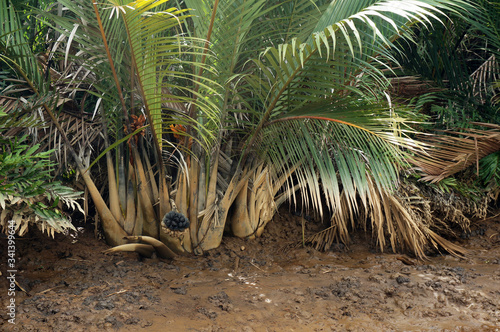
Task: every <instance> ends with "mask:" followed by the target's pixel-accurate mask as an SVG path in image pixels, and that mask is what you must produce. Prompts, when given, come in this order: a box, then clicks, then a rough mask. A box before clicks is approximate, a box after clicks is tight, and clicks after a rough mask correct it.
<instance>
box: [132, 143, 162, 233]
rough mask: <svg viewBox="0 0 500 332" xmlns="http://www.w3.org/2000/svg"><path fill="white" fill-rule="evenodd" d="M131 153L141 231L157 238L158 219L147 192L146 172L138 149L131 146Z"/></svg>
mask: <svg viewBox="0 0 500 332" xmlns="http://www.w3.org/2000/svg"><path fill="white" fill-rule="evenodd" d="M132 153H133V154H134V163H135V171H136V175H137V193H138V195H137V196H138V197H140V198H141V205H140V207H141V211H142V214H143V218H144V221H143V225H142V231H143V234H144V235H147V236H151V237H154V238H158V237H159V220H157V218H156V213H155V211H154V208H153V204H151V198H150V197H149V194H148V190H147V185H148V183H147V181H146V174H145V173H144V167H143V165H142V160H141V157H140V155H139V151H137V148H135V147H132Z"/></svg>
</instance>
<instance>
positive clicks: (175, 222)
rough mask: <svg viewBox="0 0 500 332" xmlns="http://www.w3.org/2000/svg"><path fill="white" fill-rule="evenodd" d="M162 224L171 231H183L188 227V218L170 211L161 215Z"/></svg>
mask: <svg viewBox="0 0 500 332" xmlns="http://www.w3.org/2000/svg"><path fill="white" fill-rule="evenodd" d="M163 225H165V227H167V228H168V229H170V230H172V231H183V230H185V229H186V228H188V227H189V220H188V218H186V217H185V216H184V215H183V214H182V213H179V212H175V211H170V212H169V213H167V214H166V215H165V217H163Z"/></svg>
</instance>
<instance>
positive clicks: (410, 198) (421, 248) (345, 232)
mask: <svg viewBox="0 0 500 332" xmlns="http://www.w3.org/2000/svg"><path fill="white" fill-rule="evenodd" d="M370 190H371V199H370V200H369V202H368V204H367V205H361V207H360V209H359V210H358V211H356V212H355V211H353V210H352V209H346V210H344V213H343V214H339V213H335V214H334V215H333V216H332V219H331V226H330V227H328V228H327V229H325V230H323V231H321V232H319V233H316V234H314V235H312V236H310V237H309V238H307V239H306V240H305V241H306V242H307V243H310V244H312V245H313V246H314V247H315V248H316V249H317V250H328V249H329V248H330V247H331V246H332V245H333V243H334V242H342V243H344V244H348V243H349V231H350V229H355V228H358V227H361V228H363V229H365V230H366V229H367V228H371V231H372V236H373V238H374V239H375V240H376V243H377V246H378V248H379V249H380V250H381V251H384V249H385V248H386V246H387V239H388V240H389V244H390V248H391V249H392V250H393V251H394V252H396V251H410V252H412V253H414V254H415V256H417V257H418V258H421V259H423V258H425V257H426V250H427V249H428V247H429V246H432V247H434V248H435V249H437V250H439V249H443V250H445V251H447V252H449V253H450V254H452V255H454V256H463V255H464V254H465V253H466V251H465V250H464V249H463V248H461V247H459V246H457V245H455V244H453V243H451V242H450V241H448V240H446V239H444V238H443V237H441V236H440V235H438V234H437V233H436V232H435V231H434V230H433V229H432V228H434V229H439V227H435V225H436V223H437V222H438V220H437V219H436V218H435V217H434V215H433V213H432V212H433V211H432V208H433V207H434V206H435V205H433V203H432V202H431V201H429V200H427V199H424V198H423V197H424V196H423V195H422V194H421V192H420V190H419V189H418V188H417V187H416V186H415V185H409V184H406V185H404V186H402V187H400V190H398V192H389V191H387V190H384V189H381V188H378V187H377V186H376V185H375V184H374V183H373V181H370ZM342 197H343V198H342V205H343V206H346V207H347V203H348V202H347V200H346V196H345V195H343V196H342ZM454 210H455V211H458V209H454ZM451 218H455V217H451ZM454 220H455V219H454ZM467 221H468V219H467ZM456 222H457V223H459V224H460V223H462V224H461V226H462V227H468V223H465V222H464V220H463V219H461V220H458V219H457V220H456ZM445 224H446V223H445Z"/></svg>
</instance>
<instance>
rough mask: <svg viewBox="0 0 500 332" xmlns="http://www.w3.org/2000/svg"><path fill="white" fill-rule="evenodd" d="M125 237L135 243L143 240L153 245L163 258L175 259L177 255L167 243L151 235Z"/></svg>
mask: <svg viewBox="0 0 500 332" xmlns="http://www.w3.org/2000/svg"><path fill="white" fill-rule="evenodd" d="M124 239H126V240H127V241H128V242H135V243H141V242H143V243H146V244H149V245H151V246H153V248H154V249H155V250H156V252H157V254H158V256H159V257H161V258H170V259H173V258H175V256H176V255H175V253H174V252H173V251H172V250H170V248H169V247H167V246H166V245H165V243H163V242H161V241H160V240H157V239H155V238H153V237H150V236H125V237H124Z"/></svg>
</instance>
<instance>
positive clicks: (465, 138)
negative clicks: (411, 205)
mask: <svg viewBox="0 0 500 332" xmlns="http://www.w3.org/2000/svg"><path fill="white" fill-rule="evenodd" d="M473 124H474V125H478V126H483V127H486V128H489V129H486V130H479V129H466V130H463V131H451V130H447V131H443V135H428V136H424V135H421V141H423V142H424V143H426V144H427V156H423V155H420V156H414V157H412V158H411V159H410V160H409V161H410V163H412V164H413V165H415V167H416V169H417V170H418V171H419V172H420V173H421V174H422V175H423V178H422V180H423V181H429V182H431V183H435V182H439V181H441V180H442V179H444V178H446V177H449V176H451V175H453V174H455V173H457V172H460V171H462V170H464V169H466V168H467V167H469V166H471V165H474V164H476V165H479V160H480V159H481V158H483V157H485V156H487V155H489V154H491V153H494V152H496V151H499V150H500V125H497V124H488V123H473ZM478 168H479V166H478Z"/></svg>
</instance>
